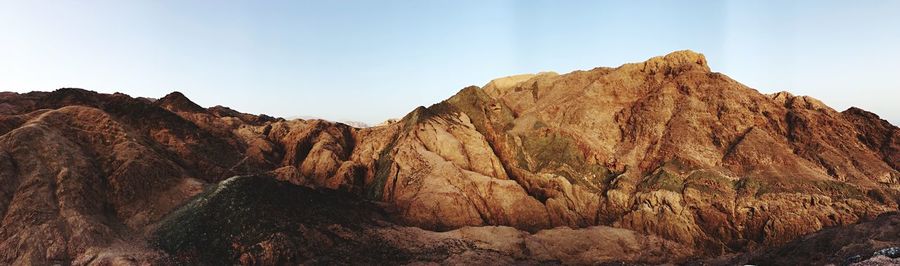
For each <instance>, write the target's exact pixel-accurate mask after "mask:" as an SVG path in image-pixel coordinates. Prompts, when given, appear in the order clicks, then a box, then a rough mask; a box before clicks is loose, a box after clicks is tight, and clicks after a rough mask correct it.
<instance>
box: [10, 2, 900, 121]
mask: <svg viewBox="0 0 900 266" xmlns="http://www.w3.org/2000/svg"><path fill="white" fill-rule="evenodd" d="M681 49H691V50H694V51H697V52H701V53H704V54H705V55H706V57H707V60H708V61H709V64H710V66H711V67H712V69H713V70H714V71H718V72H722V73H725V74H727V75H729V76H731V77H732V78H734V79H736V80H738V81H740V82H742V83H744V84H747V85H748V86H750V87H753V88H756V89H758V90H759V91H761V92H764V93H769V92H776V91H782V90H787V91H791V92H793V93H794V94H802V95H811V96H813V97H816V98H818V99H821V100H822V101H824V102H825V103H826V104H828V105H830V106H832V107H834V108H835V109H838V110H839V111H840V110H844V109H846V108H847V107H849V106H858V107H861V108H863V109H866V110H870V111H873V112H875V113H877V114H879V115H881V116H882V117H883V118H886V119H888V120H890V121H891V122H892V123H894V124H895V125H898V124H900V104H898V102H900V1H883V2H881V1H846V2H829V1H723V2H720V1H690V2H686V3H685V2H682V1H659V2H656V1H621V2H601V1H584V2H577V1H572V2H570V1H566V2H563V1H412V0H410V1H324V0H323V1H284V2H281V1H138V0H130V1H118V0H115V1H91V0H88V1H68V0H61V1H43V0H35V1H18V0H15V1H13V0H0V91H3V90H10V91H18V92H26V91H31V90H53V89H56V88H59V87H80V88H85V89H91V90H96V91H100V92H115V91H119V92H124V93H127V94H130V95H132V96H146V97H161V96H163V95H165V94H166V93H168V92H170V91H173V90H178V91H181V92H184V93H185V94H186V95H187V96H188V97H190V98H191V99H193V100H194V101H195V102H197V103H198V104H200V105H203V106H212V105H217V104H221V105H225V106H230V107H233V108H235V109H237V110H240V111H243V112H249V113H266V114H270V115H275V116H283V117H289V116H316V117H323V118H327V119H333V120H355V121H362V122H367V123H377V122H381V121H383V120H385V119H387V118H393V117H400V116H403V115H404V114H406V113H407V112H409V111H411V110H412V109H413V108H415V107H416V106H419V105H425V106H427V105H430V104H432V103H435V102H438V101H441V100H443V99H445V98H447V97H449V96H451V95H453V94H454V93H456V92H457V91H458V90H459V89H461V88H463V87H465V86H467V85H479V86H481V85H484V84H485V83H486V82H488V81H489V80H491V79H492V78H496V77H502V76H508V75H513V74H521V73H533V72H539V71H556V72H559V73H565V72H569V71H572V70H577V69H590V68H593V67H597V66H618V65H620V64H622V63H625V62H636V61H643V60H645V59H647V58H649V57H652V56H656V55H663V54H666V53H668V52H671V51H674V50H681Z"/></svg>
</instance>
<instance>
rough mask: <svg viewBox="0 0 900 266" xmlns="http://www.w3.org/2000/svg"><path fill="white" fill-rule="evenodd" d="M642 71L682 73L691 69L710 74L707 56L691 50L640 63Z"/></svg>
mask: <svg viewBox="0 0 900 266" xmlns="http://www.w3.org/2000/svg"><path fill="white" fill-rule="evenodd" d="M637 65H639V66H640V70H642V71H644V72H649V73H665V74H671V73H680V72H684V71H687V70H691V69H697V70H701V71H704V72H710V69H709V65H707V63H706V56H704V55H703V54H701V53H697V52H694V51H691V50H681V51H675V52H671V53H669V54H667V55H664V56H657V57H653V58H650V59H648V60H647V61H644V62H643V63H638V64H637Z"/></svg>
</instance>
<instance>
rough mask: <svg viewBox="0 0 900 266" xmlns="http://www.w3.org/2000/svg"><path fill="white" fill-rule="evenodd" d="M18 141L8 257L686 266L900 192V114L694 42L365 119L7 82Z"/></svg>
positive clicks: (1, 259) (9, 163)
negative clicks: (792, 81) (728, 65)
mask: <svg viewBox="0 0 900 266" xmlns="http://www.w3.org/2000/svg"><path fill="white" fill-rule="evenodd" d="M0 134H2V136H0V151H2V152H0V166H2V167H0V181H2V183H3V184H6V185H4V186H2V190H0V213H2V214H3V220H2V224H0V236H2V237H0V239H3V240H2V242H0V263H9V264H51V263H62V264H68V263H73V264H79V265H80V264H104V263H110V262H112V263H126V264H127V263H142V262H143V263H153V264H227V263H241V264H263V265H271V264H285V263H311V264H333V263H340V264H343V263H390V264H399V263H411V262H437V263H447V264H455V263H479V262H486V261H499V262H504V263H507V264H513V263H522V264H540V263H564V264H593V263H602V262H624V263H651V264H652V263H661V262H676V263H678V262H690V261H697V260H703V259H707V258H713V257H719V256H733V255H735V254H742V253H746V252H750V253H747V254H751V253H753V252H763V251H764V250H770V249H774V248H778V247H781V246H782V245H785V244H786V243H789V242H791V241H794V240H796V239H799V238H801V237H802V236H804V235H807V234H810V233H814V232H817V231H819V230H822V229H825V228H830V227H835V226H837V227H835V228H843V227H841V226H851V225H852V224H855V223H858V222H865V221H869V220H873V219H875V218H876V217H878V216H879V215H880V214H883V213H887V212H891V211H896V210H897V207H898V203H900V202H898V201H900V183H898V181H900V172H898V163H900V152H898V151H900V130H898V128H897V127H896V126H894V125H891V124H890V123H888V122H887V121H884V120H882V119H880V118H879V117H878V116H877V115H875V114H872V113H869V112H866V111H864V110H861V109H858V108H851V109H848V110H846V111H843V112H838V111H835V110H833V109H831V108H830V107H828V106H826V105H824V104H822V103H821V102H820V101H818V100H816V99H813V98H811V97H808V96H794V95H791V94H790V93H787V92H781V93H776V94H771V95H765V94H761V93H759V92H758V91H756V90H753V89H751V88H748V87H746V86H744V85H742V84H740V83H738V82H737V81H734V80H732V79H730V78H728V77H727V76H725V75H723V74H720V73H716V72H712V71H711V70H710V68H709V66H708V65H707V63H706V59H705V57H704V56H703V55H701V54H697V53H694V52H691V51H679V52H674V53H671V54H668V55H666V56H661V57H655V58H651V59H649V60H647V61H645V62H640V63H632V64H625V65H622V66H620V67H617V68H602V67H601V68H595V69H592V70H588V71H575V72H572V73H568V74H563V75H559V74H555V73H539V74H534V75H519V76H511V77H506V78H501V79H497V80H494V81H491V82H490V83H488V84H487V85H485V86H484V87H474V86H472V87H467V88H464V89H462V90H461V91H459V93H457V94H456V95H454V96H452V97H450V98H449V99H447V100H445V101H443V102H441V103H437V104H434V105H432V106H430V107H427V108H426V107H419V108H417V109H415V110H413V111H412V112H410V113H409V114H408V115H406V116H405V117H404V118H402V119H399V120H397V121H394V122H391V123H385V124H383V125H379V126H375V127H368V128H356V127H351V126H348V125H345V124H340V123H333V122H328V121H323V120H302V119H298V120H290V121H288V120H284V119H280V118H273V117H268V116H265V115H250V114H244V113H240V112H238V111H235V110H232V109H229V108H227V107H222V106H216V107H211V108H203V107H200V106H198V105H196V104H195V103H193V102H191V101H190V100H189V99H188V98H187V97H186V96H184V95H183V94H181V93H178V92H175V93H172V94H169V95H166V96H165V97H163V98H160V99H158V100H151V99H148V98H131V97H129V96H127V95H123V94H100V93H95V92H91V91H86V90H80V89H60V90H57V91H53V92H32V93H26V94H16V93H2V94H0ZM232 176H242V177H236V178H230V177H232ZM276 179H277V180H279V181H276ZM225 180H227V181H225ZM823 232H825V231H823ZM860 237H862V236H860ZM894 237H897V236H894ZM895 239H896V238H895ZM791 243H792V242H791ZM841 243H844V242H841ZM846 243H850V242H846ZM788 245H790V244H788ZM835 245H840V244H835ZM848 245H849V244H848ZM773 252H774V251H773ZM866 252H869V251H868V250H867V251H866ZM748 256H749V255H748ZM798 256H801V257H802V256H805V255H802V254H801V255H798ZM810 256H812V255H810ZM776 264H777V262H776Z"/></svg>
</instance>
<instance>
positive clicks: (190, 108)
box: [156, 91, 206, 113]
mask: <svg viewBox="0 0 900 266" xmlns="http://www.w3.org/2000/svg"><path fill="white" fill-rule="evenodd" d="M156 105H158V106H160V107H162V108H165V109H166V110H169V111H173V112H194V113H196V112H203V111H205V110H206V109H204V108H203V107H200V105H197V104H196V103H194V102H193V101H191V99H188V97H187V96H184V94H182V93H181V92H179V91H173V92H172V93H169V94H166V96H165V97H162V98H160V99H159V100H156Z"/></svg>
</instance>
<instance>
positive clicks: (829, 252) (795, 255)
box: [732, 212, 900, 265]
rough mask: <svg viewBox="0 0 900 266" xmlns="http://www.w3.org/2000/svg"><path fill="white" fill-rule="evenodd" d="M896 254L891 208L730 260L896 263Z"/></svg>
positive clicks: (897, 220)
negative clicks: (881, 213) (868, 218)
mask: <svg viewBox="0 0 900 266" xmlns="http://www.w3.org/2000/svg"><path fill="white" fill-rule="evenodd" d="M879 257H880V258H879ZM897 258H900V213H896V212H891V213H885V214H883V215H880V216H878V217H877V218H876V219H875V220H872V221H867V222H862V223H859V224H853V225H848V226H838V227H832V228H827V229H824V230H822V231H820V232H816V233H813V234H810V235H808V236H804V237H802V238H799V239H796V240H794V241H791V242H789V243H787V244H785V245H784V246H781V247H775V248H769V249H765V250H760V251H758V252H754V253H752V254H747V255H745V256H742V257H739V258H737V259H735V260H734V261H732V263H733V264H747V263H749V264H756V265H826V264H835V265H846V264H851V263H859V264H860V265H896V261H894V262H893V263H891V262H892V260H891V259H897ZM879 262H881V263H879Z"/></svg>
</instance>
